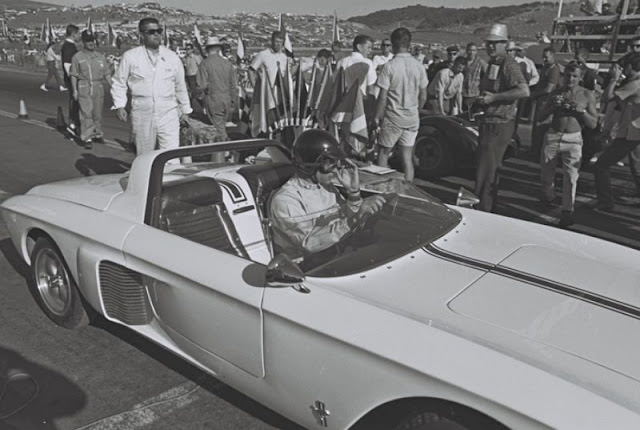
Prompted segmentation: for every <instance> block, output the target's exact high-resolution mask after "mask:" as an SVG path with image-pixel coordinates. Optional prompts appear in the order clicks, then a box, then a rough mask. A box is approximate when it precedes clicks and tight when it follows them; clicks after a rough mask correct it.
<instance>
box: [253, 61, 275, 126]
mask: <svg viewBox="0 0 640 430" xmlns="http://www.w3.org/2000/svg"><path fill="white" fill-rule="evenodd" d="M263 71H264V70H263ZM269 87H270V85H269V77H268V76H266V74H265V73H258V77H257V78H256V82H255V86H254V87H253V100H252V101H251V113H250V118H251V119H250V123H251V135H252V136H253V137H257V136H258V135H259V134H261V133H262V134H267V133H269V131H270V128H271V125H272V123H273V122H274V118H276V117H277V116H279V115H277V113H276V112H275V101H274V100H273V96H272V94H271V89H270V88H269Z"/></svg>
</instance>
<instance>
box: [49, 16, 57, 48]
mask: <svg viewBox="0 0 640 430" xmlns="http://www.w3.org/2000/svg"><path fill="white" fill-rule="evenodd" d="M47 38H48V39H49V40H47V44H49V43H53V42H55V40H56V38H55V36H54V35H53V28H51V23H49V18H47Z"/></svg>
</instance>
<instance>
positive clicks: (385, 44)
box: [382, 43, 391, 46]
mask: <svg viewBox="0 0 640 430" xmlns="http://www.w3.org/2000/svg"><path fill="white" fill-rule="evenodd" d="M382 46H391V44H390V43H383V44H382Z"/></svg>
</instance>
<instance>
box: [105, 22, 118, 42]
mask: <svg viewBox="0 0 640 430" xmlns="http://www.w3.org/2000/svg"><path fill="white" fill-rule="evenodd" d="M117 38H118V36H116V33H115V31H114V30H113V27H112V26H111V23H110V22H108V23H107V44H108V45H111V46H113V47H114V48H115V47H117V46H118V44H117V42H116V39H117Z"/></svg>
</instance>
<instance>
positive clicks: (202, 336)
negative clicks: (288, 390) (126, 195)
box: [124, 225, 266, 377]
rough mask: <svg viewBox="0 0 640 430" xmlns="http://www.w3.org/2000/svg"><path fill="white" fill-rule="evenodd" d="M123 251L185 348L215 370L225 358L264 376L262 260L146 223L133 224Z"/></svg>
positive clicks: (166, 324) (169, 331)
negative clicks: (193, 239)
mask: <svg viewBox="0 0 640 430" xmlns="http://www.w3.org/2000/svg"><path fill="white" fill-rule="evenodd" d="M124 253H125V258H126V261H127V266H128V267H129V268H130V269H132V270H135V271H137V272H139V273H141V274H142V275H143V277H144V279H145V284H146V286H147V289H148V292H149V299H150V302H151V304H152V306H153V310H154V313H155V317H156V318H157V321H158V323H159V325H160V327H161V328H162V329H163V330H164V331H165V332H166V333H167V335H168V336H169V337H170V338H171V340H172V341H173V342H174V343H176V344H177V345H178V346H179V347H180V348H181V349H182V350H183V351H184V352H185V353H187V354H188V355H190V356H191V357H193V358H194V359H196V360H198V361H199V362H200V363H201V364H203V365H205V366H207V367H209V368H210V369H212V370H214V371H216V365H215V363H216V362H217V361H218V360H219V359H222V360H224V361H226V362H229V363H232V364H233V365H235V366H237V367H239V368H241V369H243V370H244V371H246V372H248V373H250V374H252V375H254V376H258V377H262V376H264V365H263V351H262V312H261V308H260V306H261V303H262V297H263V293H264V279H265V270H266V268H265V267H264V266H263V265H260V264H256V263H253V262H252V261H250V260H248V259H245V258H242V257H238V256H236V255H232V254H229V253H226V252H223V251H219V250H217V249H214V248H211V247H208V246H205V245H201V244H199V243H196V242H193V241H191V240H188V239H185V238H183V237H180V236H177V235H175V234H172V233H169V232H166V231H163V230H160V229H158V228H155V227H151V226H148V225H136V226H135V227H134V228H133V229H132V231H131V233H130V234H129V236H128V237H127V239H126V241H125V244H124Z"/></svg>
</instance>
